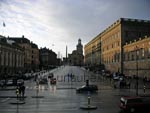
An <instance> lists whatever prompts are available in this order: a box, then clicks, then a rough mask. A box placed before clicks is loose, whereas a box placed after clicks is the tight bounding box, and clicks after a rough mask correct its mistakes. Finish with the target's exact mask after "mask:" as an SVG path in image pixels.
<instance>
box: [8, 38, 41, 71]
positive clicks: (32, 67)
mask: <svg viewBox="0 0 150 113" xmlns="http://www.w3.org/2000/svg"><path fill="white" fill-rule="evenodd" d="M8 39H10V40H13V41H15V42H16V43H17V44H18V45H19V46H20V47H22V48H23V49H24V71H25V72H31V71H36V70H38V69H39V63H40V62H39V49H38V46H37V45H36V44H34V43H32V42H30V40H29V39H27V38H25V37H24V36H22V37H8Z"/></svg>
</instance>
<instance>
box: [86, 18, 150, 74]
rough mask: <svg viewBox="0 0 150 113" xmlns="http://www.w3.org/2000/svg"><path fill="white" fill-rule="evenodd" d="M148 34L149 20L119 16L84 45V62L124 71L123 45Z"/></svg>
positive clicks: (149, 31)
mask: <svg viewBox="0 0 150 113" xmlns="http://www.w3.org/2000/svg"><path fill="white" fill-rule="evenodd" d="M149 35H150V21H149V20H139V19H127V18H120V19H119V20H117V21H116V22H115V23H113V24H112V25H111V26H109V27H108V28H106V29H105V30H104V31H103V32H101V33H100V34H99V35H98V36H96V37H95V38H94V39H92V40H91V41H90V42H89V43H87V44H86V45H85V47H84V51H85V64H86V65H96V63H98V64H104V65H105V68H106V69H107V70H110V71H111V72H118V71H119V72H121V73H124V72H123V71H124V67H123V66H124V65H123V47H124V45H125V44H126V42H130V41H134V40H137V39H139V38H140V37H141V39H142V37H144V36H149Z"/></svg>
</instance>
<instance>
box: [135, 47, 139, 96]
mask: <svg viewBox="0 0 150 113" xmlns="http://www.w3.org/2000/svg"><path fill="white" fill-rule="evenodd" d="M138 85H139V82H138V47H137V46H136V96H138Z"/></svg>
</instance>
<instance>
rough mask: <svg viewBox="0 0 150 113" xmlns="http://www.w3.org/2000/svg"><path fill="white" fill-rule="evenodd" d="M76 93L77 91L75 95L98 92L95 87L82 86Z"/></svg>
mask: <svg viewBox="0 0 150 113" xmlns="http://www.w3.org/2000/svg"><path fill="white" fill-rule="evenodd" d="M76 91H77V93H81V92H97V91H98V87H97V85H84V86H82V87H81V88H77V89H76Z"/></svg>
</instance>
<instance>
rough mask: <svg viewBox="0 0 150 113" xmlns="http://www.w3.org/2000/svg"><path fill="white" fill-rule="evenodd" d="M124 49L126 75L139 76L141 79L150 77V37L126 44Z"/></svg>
mask: <svg viewBox="0 0 150 113" xmlns="http://www.w3.org/2000/svg"><path fill="white" fill-rule="evenodd" d="M123 48H124V73H125V74H126V75H129V76H131V75H138V76H139V77H142V78H143V77H144V76H149V75H150V37H147V36H145V37H144V39H141V38H139V40H134V41H132V42H129V43H126V45H125V46H124V47H123Z"/></svg>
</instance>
